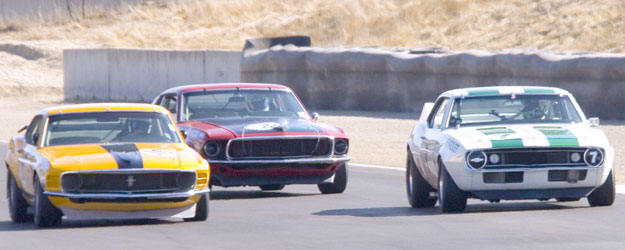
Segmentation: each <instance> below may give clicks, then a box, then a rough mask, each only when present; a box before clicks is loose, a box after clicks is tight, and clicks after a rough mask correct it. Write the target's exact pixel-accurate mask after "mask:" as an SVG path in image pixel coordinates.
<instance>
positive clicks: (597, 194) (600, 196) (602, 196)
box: [588, 169, 616, 207]
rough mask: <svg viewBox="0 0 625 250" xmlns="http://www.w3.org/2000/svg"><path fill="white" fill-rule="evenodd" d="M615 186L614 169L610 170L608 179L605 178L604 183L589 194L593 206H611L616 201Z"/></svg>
mask: <svg viewBox="0 0 625 250" xmlns="http://www.w3.org/2000/svg"><path fill="white" fill-rule="evenodd" d="M615 189H616V187H615V186H614V169H612V170H610V175H608V179H606V180H605V182H604V183H603V185H601V186H600V187H598V188H596V189H595V190H594V191H592V193H590V195H588V204H590V206H591V207H603V206H611V205H612V204H613V203H614V198H615V193H616V192H615V191H616V190H615Z"/></svg>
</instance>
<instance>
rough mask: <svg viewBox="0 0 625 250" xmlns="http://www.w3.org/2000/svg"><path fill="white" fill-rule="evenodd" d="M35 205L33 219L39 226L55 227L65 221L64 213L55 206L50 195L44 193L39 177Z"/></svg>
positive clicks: (36, 181) (36, 180) (36, 182)
mask: <svg viewBox="0 0 625 250" xmlns="http://www.w3.org/2000/svg"><path fill="white" fill-rule="evenodd" d="M33 207H34V209H33V211H34V212H33V213H34V215H33V220H34V222H35V225H37V226H38V227H54V226H58V225H60V224H61V222H62V221H63V213H62V212H61V210H59V209H58V208H56V207H54V205H52V203H51V202H50V200H49V199H48V197H47V196H45V195H44V194H43V188H42V187H41V184H40V183H39V179H38V178H37V177H35V204H34V205H33Z"/></svg>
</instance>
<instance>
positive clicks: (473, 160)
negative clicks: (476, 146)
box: [467, 151, 486, 169]
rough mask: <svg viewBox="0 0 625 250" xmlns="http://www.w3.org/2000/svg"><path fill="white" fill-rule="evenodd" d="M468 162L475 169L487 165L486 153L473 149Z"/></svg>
mask: <svg viewBox="0 0 625 250" xmlns="http://www.w3.org/2000/svg"><path fill="white" fill-rule="evenodd" d="M467 164H469V166H471V167H472V168H475V169H480V168H483V167H484V165H486V154H485V153H484V152H483V151H471V152H469V153H468V154H467Z"/></svg>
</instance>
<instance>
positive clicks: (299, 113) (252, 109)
mask: <svg viewBox="0 0 625 250" xmlns="http://www.w3.org/2000/svg"><path fill="white" fill-rule="evenodd" d="M238 117H287V118H305V119H306V118H309V117H308V113H306V111H305V110H304V108H303V107H302V106H301V105H300V103H299V102H298V101H297V99H296V98H295V96H294V95H293V93H291V92H287V91H280V90H227V91H208V92H205V91H198V92H190V93H185V94H183V100H182V112H181V120H182V121H188V120H203V119H214V118H238Z"/></svg>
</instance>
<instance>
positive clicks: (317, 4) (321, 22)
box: [0, 0, 625, 52]
mask: <svg viewBox="0 0 625 250" xmlns="http://www.w3.org/2000/svg"><path fill="white" fill-rule="evenodd" d="M295 34H297V35H309V36H311V38H312V40H313V44H314V45H317V46H336V45H385V46H430V45H440V46H448V47H449V48H451V49H452V50H465V49H487V50H488V49H504V48H531V49H546V50H587V51H604V52H624V51H625V43H622V42H620V41H622V40H623V38H624V37H625V2H623V1H616V0H612V1H610V0H588V1H585V0H553V1H538V0H534V1H526V0H516V1H499V0H476V1H459V0H417V1H406V0H345V1H336V0H309V1H304V0H264V1H255V0H205V1H202V0H179V1H166V2H161V3H154V2H151V3H147V4H142V5H138V6H131V7H127V8H123V9H121V10H116V11H106V12H105V11H93V12H92V13H90V14H89V15H87V17H86V18H77V19H70V18H64V19H60V20H59V19H56V20H55V21H54V22H51V21H49V20H44V19H41V20H38V21H24V20H19V21H16V22H13V23H4V24H0V40H3V39H11V40H88V41H91V42H96V43H98V44H100V45H102V46H119V47H156V48H178V49H184V48H189V49H190V48H241V47H242V46H243V42H244V40H245V39H246V38H252V37H267V36H281V35H295Z"/></svg>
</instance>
